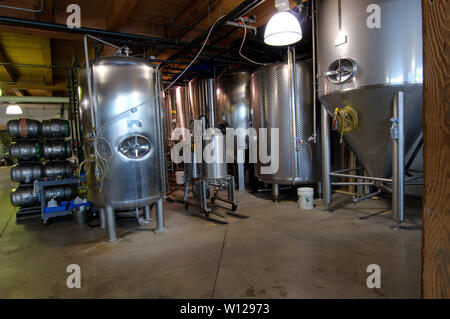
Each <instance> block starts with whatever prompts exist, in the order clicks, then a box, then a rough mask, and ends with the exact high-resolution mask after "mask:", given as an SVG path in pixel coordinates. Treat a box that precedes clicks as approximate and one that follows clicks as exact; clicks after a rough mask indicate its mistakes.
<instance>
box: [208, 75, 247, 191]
mask: <svg viewBox="0 0 450 319" xmlns="http://www.w3.org/2000/svg"><path fill="white" fill-rule="evenodd" d="M250 87H251V72H250V71H248V70H246V69H242V68H238V69H234V70H229V71H225V72H223V73H222V74H220V75H219V77H218V78H217V79H216V112H215V117H216V121H215V122H216V125H218V126H225V127H229V128H233V129H235V130H236V129H243V130H247V129H248V128H249V127H251V123H250V120H251V112H252V111H251V110H252V108H251V92H250ZM242 149H248V138H246V137H244V139H240V138H239V139H238V137H236V141H235V150H234V152H235V159H237V152H238V150H242ZM245 158H246V154H245V152H244V153H243V159H242V160H240V162H241V163H236V165H237V172H238V188H239V190H245V183H244V161H245Z"/></svg>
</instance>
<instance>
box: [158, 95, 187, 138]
mask: <svg viewBox="0 0 450 319" xmlns="http://www.w3.org/2000/svg"><path fill="white" fill-rule="evenodd" d="M164 106H165V110H164V116H165V123H166V124H165V125H166V145H171V144H172V141H173V138H177V137H175V136H173V137H172V132H173V130H174V129H176V128H187V129H189V125H190V122H191V114H190V110H189V89H188V88H187V87H184V86H175V87H172V88H170V89H169V90H167V91H166V92H165V95H164Z"/></svg>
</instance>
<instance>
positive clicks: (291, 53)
mask: <svg viewBox="0 0 450 319" xmlns="http://www.w3.org/2000/svg"><path fill="white" fill-rule="evenodd" d="M287 56H288V61H287V62H288V69H289V99H290V107H291V115H292V116H291V123H290V125H291V136H292V145H291V147H292V165H291V172H292V175H291V176H292V183H293V184H294V183H295V182H294V181H295V177H296V176H295V173H296V169H295V163H296V161H295V155H296V151H297V145H296V144H297V143H298V140H297V123H296V122H297V121H296V119H297V114H296V109H297V105H296V102H297V99H296V89H295V78H296V76H295V48H294V47H288V49H287Z"/></svg>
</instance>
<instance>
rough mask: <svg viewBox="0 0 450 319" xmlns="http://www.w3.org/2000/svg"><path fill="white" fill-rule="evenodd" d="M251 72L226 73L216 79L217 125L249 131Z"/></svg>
mask: <svg viewBox="0 0 450 319" xmlns="http://www.w3.org/2000/svg"><path fill="white" fill-rule="evenodd" d="M250 82H251V72H249V71H247V70H245V69H235V70H230V71H225V72H223V73H221V74H220V75H219V77H218V78H217V79H216V114H215V115H216V125H220V124H224V125H225V126H226V127H231V128H234V129H237V128H242V129H247V128H249V127H250V126H251V125H250V118H251V93H250Z"/></svg>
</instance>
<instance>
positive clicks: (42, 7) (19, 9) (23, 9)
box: [0, 0, 45, 13]
mask: <svg viewBox="0 0 450 319" xmlns="http://www.w3.org/2000/svg"><path fill="white" fill-rule="evenodd" d="M0 8H5V9H11V10H17V11H25V12H33V13H41V12H44V8H45V7H44V0H41V8H40V9H26V8H19V7H13V6H7V5H4V4H0Z"/></svg>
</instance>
